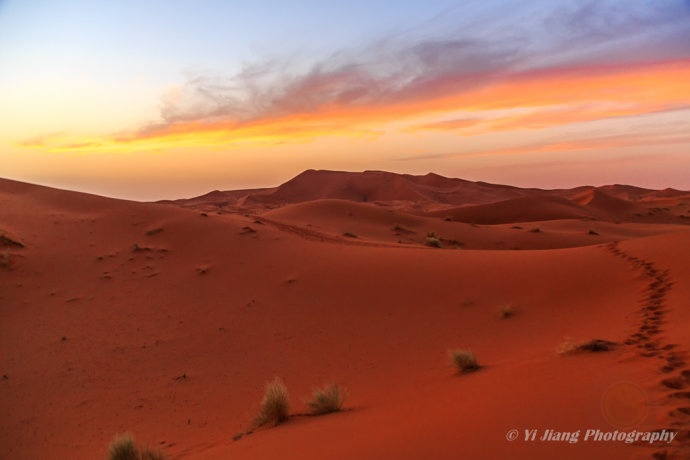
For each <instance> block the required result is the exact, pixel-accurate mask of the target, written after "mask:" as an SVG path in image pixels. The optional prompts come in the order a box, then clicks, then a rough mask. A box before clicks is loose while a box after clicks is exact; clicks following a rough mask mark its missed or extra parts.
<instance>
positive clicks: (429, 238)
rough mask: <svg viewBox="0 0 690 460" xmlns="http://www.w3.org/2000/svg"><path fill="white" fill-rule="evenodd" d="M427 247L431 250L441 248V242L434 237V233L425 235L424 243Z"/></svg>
mask: <svg viewBox="0 0 690 460" xmlns="http://www.w3.org/2000/svg"><path fill="white" fill-rule="evenodd" d="M424 244H426V245H427V246H431V247H432V248H440V247H443V245H442V244H441V240H440V239H439V238H438V237H437V236H436V233H434V232H429V233H427V235H426V241H425V243H424Z"/></svg>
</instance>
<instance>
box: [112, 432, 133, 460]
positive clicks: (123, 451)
mask: <svg viewBox="0 0 690 460" xmlns="http://www.w3.org/2000/svg"><path fill="white" fill-rule="evenodd" d="M108 459H109V460H139V452H138V450H137V446H136V443H135V442H134V438H133V437H132V435H131V434H129V433H125V434H122V435H119V436H117V437H116V438H115V439H114V440H113V442H111V443H110V447H109V449H108Z"/></svg>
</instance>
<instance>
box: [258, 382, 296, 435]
mask: <svg viewBox="0 0 690 460" xmlns="http://www.w3.org/2000/svg"><path fill="white" fill-rule="evenodd" d="M289 410H290V398H289V396H288V391H287V387H286V386H285V384H284V383H283V381H282V380H281V379H280V378H278V377H276V378H275V379H273V381H271V382H269V383H267V384H266V391H265V393H264V399H263V400H262V401H261V408H260V409H259V414H258V415H257V416H256V418H255V419H254V425H255V426H257V427H259V426H262V425H265V424H267V423H273V425H274V426H277V425H280V424H281V423H283V422H286V421H287V420H288V418H290V414H289Z"/></svg>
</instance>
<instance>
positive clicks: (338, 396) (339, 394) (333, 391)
mask: <svg viewBox="0 0 690 460" xmlns="http://www.w3.org/2000/svg"><path fill="white" fill-rule="evenodd" d="M344 400H345V392H344V391H343V389H342V388H340V387H339V386H338V385H335V384H330V385H326V386H325V387H323V388H318V389H316V390H314V394H313V395H312V397H311V399H310V400H309V401H308V402H307V404H308V405H309V408H310V409H311V413H312V415H323V414H330V413H331V412H338V411H340V410H342V407H343V401H344Z"/></svg>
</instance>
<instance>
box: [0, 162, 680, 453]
mask: <svg viewBox="0 0 690 460" xmlns="http://www.w3.org/2000/svg"><path fill="white" fill-rule="evenodd" d="M310 174H313V173H310ZM307 176H308V177H309V174H308V175H307ZM316 176H319V175H318V174H316ZM373 182H376V181H373V180H372V181H371V184H370V182H369V179H367V180H365V181H363V184H369V185H367V186H371V187H374V185H373ZM330 183H331V182H330V181H324V182H323V183H321V182H318V181H316V182H314V183H313V190H311V191H309V190H308V189H304V190H303V189H301V188H300V187H301V185H300V187H293V186H294V184H293V186H290V187H288V188H285V189H283V191H282V192H281V194H283V195H282V197H287V196H292V198H293V199H297V198H305V196H304V194H305V193H307V192H309V193H310V194H311V195H309V196H314V197H319V198H313V199H309V200H302V201H301V202H299V203H295V204H292V205H289V206H282V207H279V208H277V209H275V208H274V209H270V208H271V207H273V206H274V204H270V205H266V207H258V204H256V203H258V202H259V201H260V200H257V201H255V206H257V207H255V208H253V211H252V212H248V213H244V212H238V209H239V208H235V210H234V211H233V210H231V207H230V206H229V205H228V206H215V208H211V209H214V212H210V211H208V210H207V209H206V207H207V206H214V205H213V201H214V200H215V199H217V198H222V196H220V195H218V194H213V195H210V196H207V197H206V199H205V200H204V201H203V203H204V204H203V205H202V206H199V203H197V204H194V203H191V204H190V203H189V202H187V203H181V204H182V206H173V205H171V202H169V203H167V204H155V203H136V202H128V201H121V200H113V199H107V198H101V197H97V196H92V195H86V194H80V193H74V192H66V191H60V190H55V189H49V188H45V187H38V186H33V185H28V184H22V183H18V182H12V181H6V180H0V203H1V206H0V232H2V234H3V236H4V238H6V239H3V240H0V242H2V243H1V244H2V246H0V251H2V256H3V259H2V261H3V263H2V264H1V265H0V305H2V312H1V313H0V314H1V315H2V318H1V321H0V373H1V374H2V375H3V377H2V381H0V405H1V406H2V407H3V408H4V413H5V415H4V416H3V417H2V419H1V420H0V458H13V459H35V458H75V459H81V458H84V459H93V458H103V456H104V455H105V451H106V449H107V445H108V443H109V441H110V440H111V439H112V437H113V436H114V435H115V434H117V433H121V432H124V431H130V432H132V433H134V434H135V436H136V437H137V438H138V439H140V440H142V441H144V442H150V443H152V444H154V445H157V446H160V447H162V448H163V449H164V450H165V451H166V452H167V453H168V454H169V455H170V456H171V458H184V459H215V458H217V459H221V458H243V459H254V458H256V459H259V458H261V459H265V458H276V457H281V458H300V459H302V458H331V459H351V458H371V459H374V458H376V459H380V458H403V459H418V458H420V457H427V458H434V459H446V458H447V459H454V458H458V455H462V456H463V457H466V458H529V459H535V458H536V459H551V458H564V459H580V458H592V459H611V458H652V455H654V454H655V453H658V454H659V455H661V453H662V452H667V454H668V456H667V458H687V452H688V449H689V448H690V444H689V442H690V438H689V437H688V435H687V433H688V429H690V422H689V421H688V419H687V417H686V414H685V409H684V408H687V407H688V406H690V398H688V397H687V394H688V392H689V391H690V367H688V365H687V364H686V363H685V357H686V356H687V352H688V350H690V342H688V336H687V334H686V331H687V330H688V328H689V327H690V314H689V313H688V311H687V308H686V307H687V305H686V304H687V302H686V299H687V298H688V295H689V294H690V284H689V283H688V281H687V280H688V279H690V277H689V276H688V275H690V265H689V264H688V262H687V261H688V260H690V253H689V252H688V251H689V250H690V231H689V230H690V229H689V228H688V227H687V226H685V225H679V224H677V223H673V222H670V223H669V222H668V221H667V220H668V216H667V215H662V214H661V213H657V214H655V215H656V216H657V217H658V220H657V221H656V222H654V223H652V222H632V223H626V222H622V223H615V222H614V219H610V220H607V219H605V217H607V216H604V215H600V216H599V219H601V220H597V221H593V220H591V219H587V220H582V219H581V218H580V217H582V216H581V215H579V214H575V215H570V214H568V213H570V212H572V213H579V212H581V211H583V210H589V209H590V208H588V207H587V206H588V204H581V203H577V202H574V201H568V200H567V199H566V198H563V197H562V198H558V199H552V198H548V199H542V198H539V197H526V198H524V199H523V198H519V196H518V198H517V200H516V201H517V203H518V204H519V205H520V206H522V208H521V207H520V206H518V205H513V206H511V205H506V204H505V200H503V199H499V200H497V201H496V202H494V203H495V204H494V205H487V203H479V204H483V205H485V206H475V207H468V210H472V208H474V210H472V211H466V212H474V213H476V215H477V216H479V217H480V218H481V217H483V218H486V219H487V221H488V219H491V218H492V216H493V215H496V216H500V218H501V219H505V218H506V216H508V215H509V214H508V213H510V212H513V211H514V210H515V209H517V210H518V211H520V212H517V213H516V214H515V217H516V218H519V220H517V221H509V220H504V221H502V222H501V223H500V224H498V223H497V224H494V225H483V224H482V225H479V224H477V225H471V224H469V223H465V222H458V221H457V220H456V219H455V216H452V217H453V218H452V219H451V220H446V219H445V217H446V215H445V214H442V213H437V214H434V215H424V213H423V212H421V211H420V210H419V209H416V211H415V208H414V207H412V206H410V205H405V206H401V205H400V202H401V201H405V199H406V198H405V197H408V196H417V195H418V194H422V195H423V196H424V197H425V198H424V199H429V198H428V197H429V196H433V194H434V193H438V190H439V189H440V188H441V187H442V186H445V184H447V182H446V180H445V178H439V177H436V176H423V178H421V179H414V180H407V181H403V182H400V181H394V183H393V184H389V185H386V186H384V187H383V188H381V189H380V190H378V189H377V190H373V189H367V190H366V192H367V193H371V194H372V195H368V196H371V197H373V196H376V197H385V198H387V200H385V201H387V202H385V203H381V202H379V203H378V204H374V203H371V202H367V201H364V200H349V199H345V200H344V199H342V198H341V199H337V200H334V199H330V198H325V197H327V196H329V195H331V194H332V193H334V192H333V190H331V191H328V193H325V192H323V190H321V191H320V190H319V187H320V186H325V185H327V184H330ZM453 183H454V184H455V186H458V187H460V188H463V187H465V186H466V185H467V184H465V183H464V182H462V181H460V182H457V181H453ZM363 184H358V185H357V187H364V185H363ZM396 184H397V185H396ZM400 184H402V185H400ZM409 184H413V185H409ZM413 186H414V187H413ZM357 187H355V188H353V189H352V190H351V193H352V196H359V197H360V198H361V197H362V196H363V193H364V191H365V190H364V189H362V188H357ZM422 187H427V191H425V192H420V190H422ZM482 187H484V189H485V190H489V189H490V186H488V185H482ZM487 187H488V188H487ZM278 189H280V187H278V188H276V189H270V190H278ZM429 189H430V190H431V191H429ZM342 190H344V189H342ZM342 190H341V191H340V192H338V193H341V192H342ZM396 190H401V191H402V193H403V195H396V194H394V193H393V192H394V191H396ZM507 190H508V193H513V192H514V190H513V189H511V188H509V189H507ZM412 192H414V193H412ZM580 192H582V191H580ZM251 193H267V194H268V193H272V192H265V191H262V192H251ZM251 193H250V195H251ZM343 193H345V192H343ZM502 193H503V192H496V194H495V196H496V197H498V196H499V195H501V194H502ZM516 193H518V195H519V194H520V193H522V192H516ZM529 193H531V192H529ZM604 193H605V192H604ZM645 193H646V192H645ZM240 195H241V194H240ZM643 195H644V196H649V194H646V195H645V194H644V193H643ZM247 196H249V195H246V194H245V195H242V196H240V198H238V200H239V199H243V198H246V197H247ZM267 196H268V195H267ZM482 196H484V198H483V199H485V198H486V197H487V196H488V194H484V195H482ZM641 196H642V195H641ZM679 196H680V197H681V198H679V209H682V208H683V206H680V204H682V203H684V201H683V200H685V198H682V197H683V196H684V195H682V194H680V195H679ZM401 197H403V198H401ZM388 198H390V200H388ZM515 198H516V197H515V196H513V197H508V198H505V199H515ZM615 198H616V199H617V200H620V199H621V198H620V197H615ZM224 199H227V196H225V198H224ZM637 199H638V200H639V199H641V198H637ZM228 201H231V200H228ZM269 201H270V200H269ZM375 201H378V200H375ZM449 201H450V200H449ZM500 201H504V202H503V203H500ZM602 201H603V200H602ZM267 202H268V201H267ZM611 202H614V203H616V201H611V200H609V201H606V203H611ZM429 203H430V202H429ZM439 203H440V202H438V201H436V202H433V203H430V204H431V205H438V204H439ZM530 203H531V205H530ZM431 205H429V206H426V205H425V206H422V208H425V207H429V208H430V207H431ZM636 205H637V204H636ZM194 206H199V207H197V209H193V207H194ZM534 206H543V207H544V208H545V210H543V211H542V210H535V209H534ZM454 207H455V208H457V206H454ZM190 208H192V209H190ZM267 208H269V209H267ZM462 209H463V208H457V211H458V212H459V211H460V210H462ZM592 209H593V208H592ZM596 210H597V211H598V212H601V213H609V212H611V213H614V212H616V211H617V209H616V208H615V207H614V209H607V208H606V207H605V206H600V207H598V208H597V209H596ZM412 211H415V212H414V213H413V212H412ZM556 211H558V212H556ZM541 212H543V213H544V214H540V213H541ZM528 213H532V214H531V215H532V216H533V217H534V218H545V219H542V220H538V221H535V222H528V221H529V220H530V219H525V218H524V217H525V216H527V215H528ZM559 213H561V214H559ZM245 214H246V215H245ZM648 217H649V219H651V218H652V217H654V216H648ZM396 224H397V225H399V230H397V231H396V230H394V227H395V225H396ZM537 226H538V227H539V229H540V231H539V232H533V231H530V230H532V229H534V228H535V227H537ZM516 227H520V228H516ZM400 229H402V230H400ZM592 229H593V230H596V231H595V233H597V234H590V232H589V230H592ZM430 231H434V232H435V234H436V235H437V236H438V237H439V238H440V239H441V240H442V241H444V245H443V246H444V248H442V249H438V248H431V247H428V246H426V245H425V240H426V237H427V233H428V232H430ZM345 232H350V233H352V234H353V235H355V236H354V237H353V236H345V235H344V234H343V233H345ZM396 233H398V234H396ZM455 239H457V242H462V243H463V244H457V245H453V244H451V243H450V241H451V240H455ZM461 240H462V241H461ZM623 240H625V241H623ZM9 241H14V242H17V243H19V244H20V245H17V244H12V243H10V242H9ZM399 241H400V242H399ZM499 241H503V243H501V244H499V243H498V242H499ZM616 241H620V242H618V243H616ZM518 246H519V247H520V248H521V250H510V249H516V248H517V247H518ZM566 246H567V248H564V247H566ZM507 304H510V305H511V306H512V310H511V311H512V312H513V314H512V315H511V316H510V317H507V318H506V317H502V314H501V311H502V308H503V306H505V305H507ZM595 338H596V339H604V340H609V341H612V342H615V343H616V344H617V345H616V346H615V347H614V349H613V351H611V352H608V353H583V354H574V355H565V356H564V355H560V354H558V353H557V349H558V348H559V347H561V346H562V345H564V343H566V342H568V341H571V342H573V343H578V342H581V341H587V340H590V339H595ZM453 348H470V349H472V350H473V351H474V352H475V353H476V354H477V356H478V358H479V360H480V363H481V364H482V365H483V367H482V368H481V369H480V370H479V371H477V372H475V373H472V374H469V375H457V374H456V371H455V370H454V369H453V368H452V367H451V366H450V365H449V363H448V359H447V352H448V350H449V349H453ZM276 375H277V376H280V377H282V378H283V380H284V381H285V383H286V384H287V386H288V388H289V391H290V394H291V396H292V413H293V414H298V413H303V412H305V411H306V404H305V402H304V400H305V399H306V398H307V396H308V395H309V394H310V392H311V390H312V389H313V388H314V387H315V386H317V385H321V384H323V383H327V382H329V381H335V382H337V383H339V384H341V385H343V386H344V387H345V388H347V391H348V397H347V399H346V401H345V407H346V409H347V410H346V411H344V412H342V413H338V414H331V415H326V416H323V417H306V416H295V417H293V418H292V419H291V420H290V421H289V422H288V423H286V424H284V425H282V426H280V427H277V428H268V427H264V428H261V429H259V430H256V431H254V432H253V433H252V434H246V435H244V436H242V437H241V438H240V439H238V440H235V441H233V436H235V435H237V434H238V433H242V432H246V431H247V430H249V428H250V425H251V420H252V418H253V416H254V414H255V412H256V410H257V408H258V405H259V402H260V400H261V397H262V392H263V385H264V384H265V383H266V382H267V381H268V380H270V379H272V378H273V377H274V376H276ZM625 382H628V383H630V382H632V383H634V385H635V386H636V388H640V389H641V391H642V392H643V394H644V395H645V396H646V397H647V398H648V401H649V402H650V404H649V406H648V407H647V406H645V408H646V411H647V412H646V415H645V416H644V417H643V418H642V419H641V420H636V421H635V425H634V428H635V429H638V430H655V429H660V428H669V427H673V428H674V429H677V430H680V431H681V432H682V433H681V438H680V439H679V440H677V441H674V443H673V444H672V445H670V446H664V445H655V446H651V447H649V446H644V445H629V444H625V443H616V442H579V443H576V444H570V443H567V442H540V443H531V442H527V441H525V440H524V439H523V438H519V439H518V440H516V441H512V442H511V441H508V440H506V434H507V433H508V432H509V430H512V429H518V430H520V433H521V435H522V434H524V430H525V429H539V430H543V429H546V428H552V429H557V430H563V431H566V430H567V431H575V430H578V429H581V430H586V429H601V430H605V431H606V430H609V431H610V430H614V429H617V428H619V427H617V426H614V425H612V422H611V414H610V413H608V412H606V410H604V409H602V408H603V407H604V406H603V404H604V403H605V401H607V399H606V398H607V395H609V394H611V391H612V390H611V389H612V388H614V389H615V388H617V387H616V385H619V384H621V383H625ZM674 456H675V457H674ZM683 456H686V457H683Z"/></svg>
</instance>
